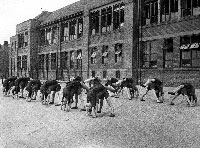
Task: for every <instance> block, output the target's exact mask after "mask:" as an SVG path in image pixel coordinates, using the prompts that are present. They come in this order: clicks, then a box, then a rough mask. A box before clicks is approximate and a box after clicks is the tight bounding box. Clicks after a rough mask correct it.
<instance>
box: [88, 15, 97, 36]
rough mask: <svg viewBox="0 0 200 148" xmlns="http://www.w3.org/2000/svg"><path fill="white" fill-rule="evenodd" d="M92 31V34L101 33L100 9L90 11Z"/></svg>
mask: <svg viewBox="0 0 200 148" xmlns="http://www.w3.org/2000/svg"><path fill="white" fill-rule="evenodd" d="M90 20H91V23H90V29H91V30H90V31H91V34H92V35H94V34H96V33H99V11H94V12H91V13H90Z"/></svg>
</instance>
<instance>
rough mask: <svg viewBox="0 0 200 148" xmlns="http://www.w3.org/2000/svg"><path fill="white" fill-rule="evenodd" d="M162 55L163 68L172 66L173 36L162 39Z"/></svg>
mask: <svg viewBox="0 0 200 148" xmlns="http://www.w3.org/2000/svg"><path fill="white" fill-rule="evenodd" d="M163 55H164V56H163V57H164V59H163V60H164V61H163V63H164V68H171V67H173V38H169V39H165V40H164V47H163Z"/></svg>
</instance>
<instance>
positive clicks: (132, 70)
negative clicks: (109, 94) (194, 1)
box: [13, 0, 200, 87]
mask: <svg viewBox="0 0 200 148" xmlns="http://www.w3.org/2000/svg"><path fill="white" fill-rule="evenodd" d="M138 2H139V1H137V0H121V1H119V0H102V1H98V0H80V1H78V2H76V3H73V4H71V5H68V6H66V7H63V8H61V9H58V10H56V11H54V12H51V13H50V12H45V13H42V14H41V15H39V16H38V17H36V18H34V19H31V20H28V21H26V22H23V23H21V24H19V25H17V34H19V33H20V32H23V30H29V40H28V41H29V42H28V46H27V47H26V48H20V49H19V48H18V47H17V49H18V50H17V51H18V52H16V54H18V56H19V55H24V54H27V57H28V61H27V63H28V68H27V71H26V72H24V73H21V75H23V74H25V73H26V74H29V75H30V76H33V77H38V78H40V79H62V80H68V79H69V78H70V77H71V76H76V75H80V76H82V77H83V79H86V78H88V77H91V76H92V74H95V75H96V76H99V77H101V78H103V77H118V78H123V77H134V78H136V81H138V80H140V81H144V80H146V79H147V78H152V77H158V78H160V79H162V80H163V82H164V84H165V85H166V86H175V85H178V84H179V83H180V82H183V81H188V82H191V83H193V84H194V85H195V86H198V87H199V83H197V82H199V78H200V77H199V76H200V75H199V73H200V72H199V71H200V67H183V66H181V65H182V64H181V63H182V60H181V58H182V56H181V53H182V52H180V46H181V39H180V38H181V37H182V36H185V35H190V36H191V35H193V34H200V28H199V23H200V17H199V16H198V15H197V14H198V13H197V9H196V8H195V10H194V12H193V13H192V15H190V16H187V17H185V16H183V15H185V13H184V14H183V12H182V11H183V10H182V9H181V7H182V6H181V0H178V1H176V2H177V8H178V9H177V10H175V11H176V12H173V13H170V16H169V15H165V16H164V15H163V14H162V13H163V12H161V10H162V4H163V3H162V0H157V1H156V0H155V1H149V0H141V1H140V2H141V7H140V8H141V12H142V13H141V14H142V15H141V16H142V17H141V18H142V19H141V21H142V23H143V22H145V23H146V24H145V25H143V26H142V27H140V29H138V28H139V27H138V25H139V21H138V20H139V19H140V18H139V15H138V6H139V4H140V3H139V4H138ZM149 2H150V3H154V2H155V3H154V4H156V5H157V6H155V9H158V12H156V13H157V16H156V17H155V16H153V17H150V18H145V17H144V16H143V14H144V13H145V9H144V8H146V4H147V3H149ZM118 5H119V6H120V7H119V8H118V9H116V11H118V12H120V13H121V11H122V10H121V9H123V10H124V12H122V13H123V16H124V18H123V22H120V23H121V24H120V26H119V28H117V29H116V28H114V27H115V25H116V24H114V13H115V12H114V11H115V10H114V9H115V7H116V6H118ZM149 6H150V8H151V7H153V6H154V5H149ZM170 6H171V5H170ZM108 8H111V10H112V21H111V22H110V23H111V24H110V26H108V24H109V22H107V26H106V27H110V28H107V29H108V30H107V31H105V28H103V27H104V26H103V25H102V24H103V23H104V20H102V19H101V18H103V17H102V15H103V13H102V12H103V10H104V9H106V10H108ZM170 10H172V9H171V8H170ZM97 12H98V13H99V14H100V16H98V18H99V19H98V26H96V28H91V27H94V26H92V25H91V24H92V23H93V22H92V21H97V20H95V19H96V18H95V17H94V18H92V15H93V14H94V13H97ZM99 14H98V15H99ZM106 15H108V14H106ZM115 15H116V14H115ZM121 15H122V14H120V16H121ZM79 19H82V20H83V24H82V26H81V27H82V29H81V28H79V27H80V26H79ZM92 19H93V20H92ZM107 19H108V18H107ZM151 19H152V20H151ZM107 21H108V20H107ZM119 21H121V18H120V20H119ZM73 22H75V24H73ZM152 22H153V23H152ZM155 22H156V23H155ZM67 24H68V25H69V26H70V25H71V26H70V27H71V30H68V31H67V29H69V28H70V27H68V26H67ZM73 25H74V26H73ZM102 28H103V29H104V30H103V29H102ZM65 29H66V30H65ZM80 29H81V30H82V34H81V35H80V36H78V33H79V31H80ZM101 29H102V31H101ZM96 30H97V32H96ZM66 34H67V35H66ZM49 35H50V36H51V37H50V38H51V39H52V38H55V41H53V42H52V41H50V40H49V41H47V40H46V39H47V38H49ZM74 35H75V36H74ZM68 36H69V39H67V40H66V37H67V38H68ZM42 38H45V39H44V40H42ZM64 38H65V39H64ZM72 38H73V39H72ZM138 38H139V39H138ZM169 38H170V39H172V40H173V52H171V53H169V55H168V58H170V60H171V61H170V60H168V61H167V60H166V58H167V57H166V56H165V55H166V54H168V53H165V52H164V50H163V49H164V48H165V47H164V44H165V42H166V39H169ZM13 40H16V41H17V42H18V36H17V38H15V39H13ZM139 40H140V41H142V42H140V46H138V41H139ZM49 42H51V43H49ZM118 44H121V45H122V51H121V52H118V54H119V53H121V55H120V56H121V57H120V58H121V59H120V61H117V62H116V54H117V52H116V50H117V48H116V47H117V45H118ZM146 44H149V45H150V48H151V50H152V51H154V53H155V56H156V57H154V60H155V61H153V62H154V63H153V62H152V63H153V64H154V67H153V68H152V67H148V66H147V67H143V64H144V62H145V61H144V56H145V53H144V50H145V49H144V48H146ZM104 47H106V54H105V55H106V56H104V52H105V51H104ZM139 47H140V48H139ZM93 50H95V54H94V55H93V54H92V52H93ZM79 51H81V53H82V55H81V58H80V57H79V58H80V59H78V52H79ZM72 52H74V57H73V56H72V57H71V56H70V55H71V53H72ZM52 53H55V54H56V60H55V59H54V57H52V56H51V55H52ZM63 53H67V56H68V57H67V58H66V59H65V64H66V65H67V66H66V67H65V68H63V67H62V65H63V64H62V60H63V59H62V57H61V55H62V54H63ZM118 54H117V55H118ZM92 56H94V57H95V58H94V57H92ZM15 57H17V56H15ZM39 57H43V59H39ZM70 58H71V60H72V61H73V60H74V63H73V64H74V67H71V66H72V65H71V63H72V62H70ZM104 58H105V60H106V62H105V61H104V60H103V59H104ZM93 59H95V62H94V63H93V61H91V60H93ZM138 59H140V60H138ZM78 60H79V61H80V60H81V61H82V64H81V67H80V66H78ZM41 61H43V62H42V66H41ZM150 62H151V61H150ZM166 62H169V63H170V62H171V65H170V64H169V65H170V67H165V63H166ZM15 63H16V64H17V62H15ZM152 63H148V64H152ZM55 65H56V67H54V66H55ZM16 67H17V66H16ZM41 67H42V68H41ZM15 71H16V72H18V74H19V71H17V70H15ZM188 75H189V77H188Z"/></svg>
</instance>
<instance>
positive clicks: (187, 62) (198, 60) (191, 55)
mask: <svg viewBox="0 0 200 148" xmlns="http://www.w3.org/2000/svg"><path fill="white" fill-rule="evenodd" d="M180 41H181V46H180V54H181V67H200V35H192V36H183V37H181V39H180Z"/></svg>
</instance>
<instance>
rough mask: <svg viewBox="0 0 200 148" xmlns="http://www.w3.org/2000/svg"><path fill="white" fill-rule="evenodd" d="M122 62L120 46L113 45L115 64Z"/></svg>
mask: <svg viewBox="0 0 200 148" xmlns="http://www.w3.org/2000/svg"><path fill="white" fill-rule="evenodd" d="M119 61H122V44H119V43H118V44H115V63H117V62H119Z"/></svg>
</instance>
